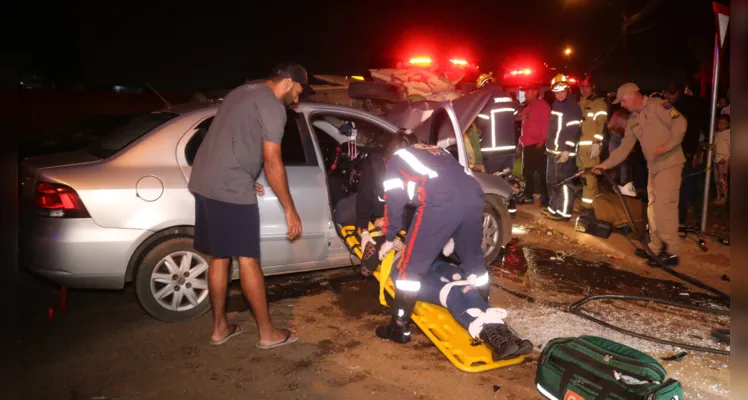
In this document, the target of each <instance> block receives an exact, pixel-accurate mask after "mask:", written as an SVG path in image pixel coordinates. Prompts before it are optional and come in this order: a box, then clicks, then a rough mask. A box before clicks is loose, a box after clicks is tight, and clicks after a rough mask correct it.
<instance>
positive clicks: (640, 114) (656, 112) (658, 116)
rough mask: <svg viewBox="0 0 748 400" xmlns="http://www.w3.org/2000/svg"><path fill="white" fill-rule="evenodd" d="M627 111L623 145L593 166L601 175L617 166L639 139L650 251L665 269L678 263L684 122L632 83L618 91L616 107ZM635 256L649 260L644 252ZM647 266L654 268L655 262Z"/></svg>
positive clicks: (668, 108)
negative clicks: (644, 170) (644, 165)
mask: <svg viewBox="0 0 748 400" xmlns="http://www.w3.org/2000/svg"><path fill="white" fill-rule="evenodd" d="M619 102H620V103H621V106H623V107H624V108H626V109H627V110H629V111H631V116H630V117H629V120H628V122H627V123H626V132H625V133H624V136H623V141H622V142H621V146H620V147H618V148H617V149H616V150H615V151H614V152H612V153H611V154H610V157H608V159H607V160H605V161H604V162H603V163H601V164H598V165H597V166H595V172H596V173H598V174H599V173H601V172H602V171H603V170H606V169H610V168H613V167H615V166H616V165H618V164H620V163H621V162H622V161H623V160H624V159H625V158H626V156H628V154H629V153H630V152H631V150H632V149H633V148H634V144H636V141H637V140H638V141H639V143H641V147H642V151H643V152H644V157H645V158H646V159H647V168H648V169H649V183H648V185H647V195H648V197H649V205H648V207H647V214H648V219H649V220H648V222H649V235H650V248H651V249H652V251H654V252H655V254H657V256H658V257H659V258H660V260H661V261H662V262H663V263H664V264H665V265H668V266H672V267H674V266H676V265H678V254H679V253H680V242H681V239H680V237H679V236H678V197H679V190H680V184H681V169H682V168H683V163H684V162H685V161H686V158H685V156H684V155H683V149H682V148H681V142H683V136H684V135H685V133H686V126H687V122H686V119H685V118H684V117H682V116H681V115H680V113H678V111H677V110H676V109H675V108H673V107H672V105H670V103H669V102H668V101H667V100H656V99H654V98H650V97H646V96H644V95H642V94H641V92H640V91H639V87H638V86H637V85H636V84H634V83H624V84H623V85H621V87H619V88H618V93H617V95H616V99H615V101H614V102H613V103H614V104H617V103H619ZM636 254H637V255H638V256H640V257H642V258H648V256H647V254H646V252H645V251H643V250H642V249H638V250H637V252H636ZM649 265H651V266H657V265H658V263H657V262H656V261H655V260H649Z"/></svg>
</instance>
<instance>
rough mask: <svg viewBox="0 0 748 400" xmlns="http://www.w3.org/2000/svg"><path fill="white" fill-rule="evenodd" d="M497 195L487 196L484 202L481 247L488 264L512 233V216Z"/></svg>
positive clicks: (493, 259) (494, 258)
mask: <svg viewBox="0 0 748 400" xmlns="http://www.w3.org/2000/svg"><path fill="white" fill-rule="evenodd" d="M494 197H495V196H486V200H485V202H484V204H483V240H482V241H481V247H482V249H483V254H485V256H486V265H491V264H492V263H493V262H494V261H496V258H497V257H498V255H499V252H500V251H501V248H502V247H504V245H506V244H507V243H508V242H509V239H510V237H511V234H512V217H511V216H510V214H509V210H508V209H507V206H506V204H505V202H503V201H501V199H499V198H494Z"/></svg>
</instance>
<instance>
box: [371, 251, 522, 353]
mask: <svg viewBox="0 0 748 400" xmlns="http://www.w3.org/2000/svg"><path fill="white" fill-rule="evenodd" d="M373 240H374V242H375V243H371V242H368V243H367V245H366V246H365V248H364V249H363V255H364V256H363V260H362V265H363V266H362V268H361V273H362V274H364V275H365V276H368V275H370V274H371V273H373V272H374V271H375V270H376V269H377V267H378V266H379V258H378V257H377V253H378V249H377V247H379V246H380V245H381V242H382V240H381V239H380V237H376V238H374V239H373ZM448 247H449V245H448V246H447V248H445V251H444V253H445V255H447V256H448V255H449V254H450V253H451V251H450V249H448ZM395 257H396V258H395V261H394V262H395V263H397V262H398V261H399V260H398V258H399V251H398V253H397V254H396V256H395ZM486 297H487V296H482V295H481V293H479V292H478V290H477V289H475V288H474V287H473V286H471V285H469V284H468V283H467V276H466V275H465V272H464V271H463V270H462V269H461V268H460V267H459V266H457V265H455V264H454V263H451V262H449V261H448V260H447V259H446V258H445V257H439V258H437V259H436V260H435V261H434V262H433V264H432V265H431V267H430V268H429V270H428V271H427V273H426V274H425V275H424V276H422V278H421V290H420V292H419V296H418V300H420V301H424V302H428V303H432V304H437V305H441V306H443V307H445V308H446V309H448V310H449V311H450V313H451V314H452V317H454V319H455V320H456V321H457V322H458V323H459V324H460V325H461V326H462V327H463V328H465V330H467V331H468V332H469V333H470V336H471V337H472V338H473V339H475V340H476V341H477V340H482V341H483V342H484V343H486V345H488V347H489V348H490V349H491V350H492V353H493V358H494V360H495V361H498V360H503V359H508V358H514V357H517V356H519V355H524V354H528V353H530V352H532V349H533V345H532V343H531V342H530V341H529V340H523V339H520V338H519V337H517V335H516V333H515V332H514V331H513V330H512V329H511V328H510V327H509V326H508V325H507V324H506V323H505V322H504V319H505V318H506V316H507V312H506V310H504V309H502V308H492V307H490V305H489V304H488V301H487V298H486Z"/></svg>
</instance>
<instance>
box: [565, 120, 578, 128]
mask: <svg viewBox="0 0 748 400" xmlns="http://www.w3.org/2000/svg"><path fill="white" fill-rule="evenodd" d="M574 125H582V121H569V122H567V123H566V126H567V127H569V126H574Z"/></svg>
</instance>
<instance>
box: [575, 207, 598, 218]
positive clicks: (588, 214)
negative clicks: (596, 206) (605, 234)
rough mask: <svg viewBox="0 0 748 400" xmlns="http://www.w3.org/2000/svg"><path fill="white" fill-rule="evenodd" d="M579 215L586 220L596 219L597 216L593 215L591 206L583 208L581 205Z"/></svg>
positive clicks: (593, 211)
mask: <svg viewBox="0 0 748 400" xmlns="http://www.w3.org/2000/svg"><path fill="white" fill-rule="evenodd" d="M579 216H580V217H582V218H585V219H588V220H593V221H594V220H596V219H597V216H596V215H595V210H593V209H591V208H585V207H582V210H581V211H580V212H579Z"/></svg>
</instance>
